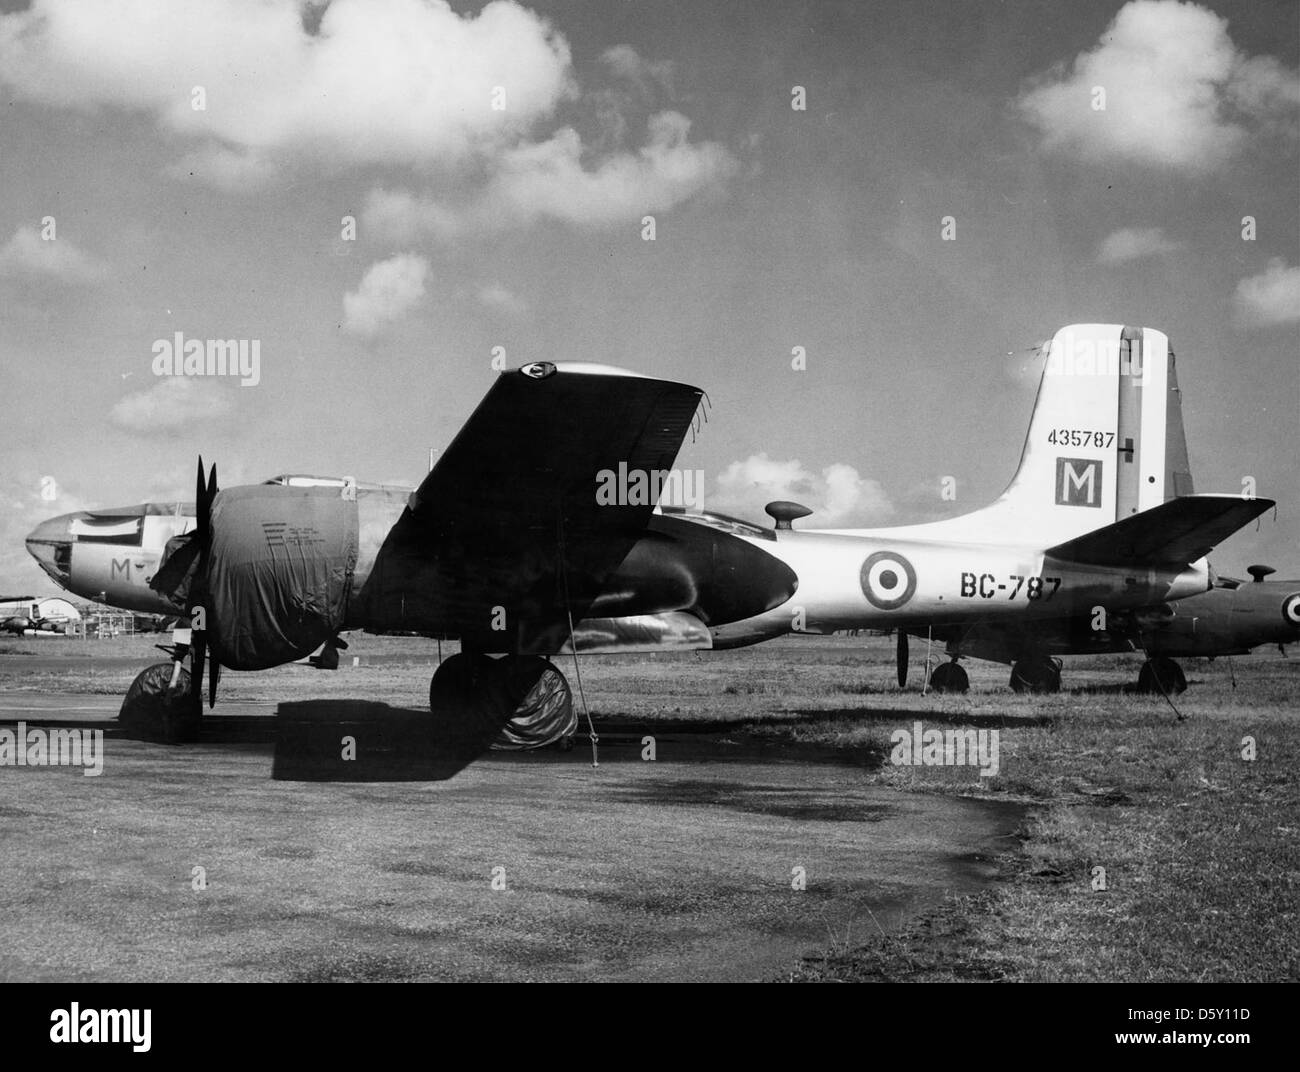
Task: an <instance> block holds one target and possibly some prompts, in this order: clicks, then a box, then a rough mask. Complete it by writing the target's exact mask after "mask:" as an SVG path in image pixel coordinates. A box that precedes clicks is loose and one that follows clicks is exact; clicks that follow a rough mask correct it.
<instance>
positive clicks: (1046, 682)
mask: <svg viewBox="0 0 1300 1072" xmlns="http://www.w3.org/2000/svg"><path fill="white" fill-rule="evenodd" d="M1011 687H1012V688H1013V689H1014V690H1015V691H1016V692H1060V691H1061V660H1060V659H1053V658H1051V657H1050V656H1047V655H1027V656H1025V657H1024V658H1023V659H1017V660H1016V664H1015V666H1013V667H1012V668H1011Z"/></svg>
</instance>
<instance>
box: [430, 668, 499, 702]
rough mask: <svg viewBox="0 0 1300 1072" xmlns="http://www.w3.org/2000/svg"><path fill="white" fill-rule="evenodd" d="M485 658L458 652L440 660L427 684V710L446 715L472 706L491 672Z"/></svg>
mask: <svg viewBox="0 0 1300 1072" xmlns="http://www.w3.org/2000/svg"><path fill="white" fill-rule="evenodd" d="M492 665H493V660H491V659H489V658H488V657H487V656H486V655H475V654H471V653H469V652H459V653H458V654H456V655H451V656H449V657H448V658H446V659H444V660H443V661H442V664H441V665H440V666H439V667H438V669H437V670H435V671H434V672H433V677H432V678H431V679H430V681H429V710H430V711H432V712H433V713H434V714H435V715H447V714H451V713H452V712H455V711H464V710H465V709H466V708H467V707H472V706H473V703H474V699H475V698H476V697H477V696H478V695H479V694H480V692H481V691H482V689H483V686H484V684H485V682H486V680H487V678H488V676H489V674H490V672H491V669H492Z"/></svg>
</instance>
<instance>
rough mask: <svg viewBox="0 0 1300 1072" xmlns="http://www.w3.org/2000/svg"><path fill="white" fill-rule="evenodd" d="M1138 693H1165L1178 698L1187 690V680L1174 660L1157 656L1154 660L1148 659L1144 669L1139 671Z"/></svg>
mask: <svg viewBox="0 0 1300 1072" xmlns="http://www.w3.org/2000/svg"><path fill="white" fill-rule="evenodd" d="M1137 687H1138V692H1154V693H1164V694H1165V695H1166V696H1177V695H1178V694H1179V693H1180V692H1185V691H1186V690H1187V678H1186V676H1185V675H1184V674H1183V668H1182V667H1181V666H1179V665H1178V664H1177V663H1176V662H1174V661H1173V659H1170V658H1168V657H1167V656H1164V655H1157V656H1156V657H1155V658H1154V659H1148V660H1147V661H1146V662H1145V663H1143V664H1142V669H1141V670H1140V671H1138V684H1137Z"/></svg>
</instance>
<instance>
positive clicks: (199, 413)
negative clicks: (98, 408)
mask: <svg viewBox="0 0 1300 1072" xmlns="http://www.w3.org/2000/svg"><path fill="white" fill-rule="evenodd" d="M230 408H231V406H230V396H229V392H228V391H226V390H224V389H223V388H222V387H221V386H220V385H219V384H218V383H215V382H213V381H211V380H204V379H198V378H187V377H184V376H166V377H164V378H162V379H160V380H159V381H158V382H157V383H156V384H154V385H153V386H152V387H150V388H148V389H147V390H144V391H136V392H135V393H134V394H129V395H127V396H126V397H125V398H122V399H120V400H119V401H118V402H117V404H116V405H115V406H113V408H112V409H111V410H110V411H109V414H108V417H109V420H110V421H112V422H113V424H115V425H116V426H117V427H118V428H121V429H122V430H123V431H126V432H131V433H132V434H134V435H142V436H149V435H169V434H171V433H173V432H179V431H183V430H185V429H188V428H192V427H194V426H195V425H197V424H200V423H204V422H209V421H213V420H217V419H219V418H221V417H225V416H226V415H227V414H228V413H229V412H230Z"/></svg>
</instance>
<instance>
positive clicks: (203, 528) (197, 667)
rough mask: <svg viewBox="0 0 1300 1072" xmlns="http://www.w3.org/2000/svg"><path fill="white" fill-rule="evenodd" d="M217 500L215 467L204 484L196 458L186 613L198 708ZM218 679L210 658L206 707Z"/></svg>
mask: <svg viewBox="0 0 1300 1072" xmlns="http://www.w3.org/2000/svg"><path fill="white" fill-rule="evenodd" d="M216 497H217V467H216V465H213V466H212V470H211V472H210V473H209V474H208V478H207V480H206V482H205V481H204V479H203V457H202V455H200V456H199V470H198V476H197V478H196V480H195V488H194V509H195V514H196V518H195V528H196V530H197V532H198V545H199V561H198V568H197V569H196V570H195V573H194V581H193V583H192V584H191V585H190V592H189V604H190V606H189V610H190V618H191V628H190V650H191V656H192V658H193V665H192V667H191V670H190V694H191V696H192V697H193V700H194V704H195V705H196V707H198V708H200V709H201V708H202V707H203V665H204V662H205V661H206V656H207V648H208V636H207V634H208V627H209V624H210V622H209V619H210V617H211V614H212V608H211V607H210V606H208V602H209V600H208V556H209V555H210V554H211V552H212V500H213V499H215V498H216ZM200 607H201V608H203V618H202V620H203V628H195V627H194V626H193V624H192V623H193V617H194V611H195V610H196V609H198V608H200ZM220 680H221V663H220V662H219V661H218V660H217V659H216V658H215V657H213V659H212V666H211V669H210V670H209V671H208V707H209V708H212V707H215V706H216V703H217V682H218V681H220Z"/></svg>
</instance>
